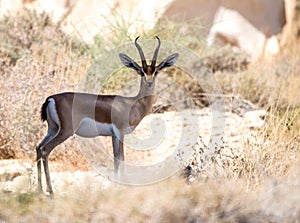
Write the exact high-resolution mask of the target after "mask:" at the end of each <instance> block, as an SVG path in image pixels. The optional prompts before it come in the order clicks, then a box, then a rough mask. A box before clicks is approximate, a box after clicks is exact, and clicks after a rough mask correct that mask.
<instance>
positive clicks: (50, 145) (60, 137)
mask: <svg viewBox="0 0 300 223" xmlns="http://www.w3.org/2000/svg"><path fill="white" fill-rule="evenodd" d="M70 136H71V134H66V133H62V131H60V132H59V133H58V134H57V135H56V136H54V137H53V138H51V139H50V140H49V141H48V142H47V143H46V144H45V145H44V147H43V149H42V151H41V155H42V159H43V166H44V171H45V176H46V183H47V191H48V192H49V193H50V194H52V193H53V190H52V185H51V179H50V172H49V167H48V156H49V154H50V152H51V151H52V150H53V149H54V148H55V147H56V146H57V145H59V144H61V143H62V142H63V141H65V140H66V139H67V138H69V137H70Z"/></svg>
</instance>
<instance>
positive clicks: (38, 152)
mask: <svg viewBox="0 0 300 223" xmlns="http://www.w3.org/2000/svg"><path fill="white" fill-rule="evenodd" d="M51 137H53V136H52V135H51V131H49V130H48V133H47V135H46V136H45V138H44V139H43V140H42V142H41V143H40V144H39V145H38V146H37V147H36V161H37V175H38V190H39V192H42V191H43V188H42V170H41V165H42V152H41V149H42V148H43V146H44V145H45V144H46V143H47V142H48V141H49V140H50V139H51Z"/></svg>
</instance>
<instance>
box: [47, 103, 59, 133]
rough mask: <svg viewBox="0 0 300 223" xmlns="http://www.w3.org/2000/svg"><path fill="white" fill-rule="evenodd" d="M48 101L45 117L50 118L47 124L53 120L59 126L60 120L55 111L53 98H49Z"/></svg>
mask: <svg viewBox="0 0 300 223" xmlns="http://www.w3.org/2000/svg"><path fill="white" fill-rule="evenodd" d="M48 101H49V103H48V106H47V117H48V119H50V123H49V124H50V125H51V124H52V123H51V122H54V123H55V124H56V125H57V126H58V127H60V121H59V117H58V114H57V111H56V106H55V100H54V99H53V98H49V99H48ZM48 122H49V120H48Z"/></svg>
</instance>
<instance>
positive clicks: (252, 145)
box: [0, 12, 300, 222]
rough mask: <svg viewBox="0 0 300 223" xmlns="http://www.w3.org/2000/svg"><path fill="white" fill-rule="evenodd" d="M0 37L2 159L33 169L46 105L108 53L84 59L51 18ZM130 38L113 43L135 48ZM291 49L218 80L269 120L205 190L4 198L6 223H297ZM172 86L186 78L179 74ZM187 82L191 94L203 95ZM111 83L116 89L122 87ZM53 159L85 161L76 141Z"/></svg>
mask: <svg viewBox="0 0 300 223" xmlns="http://www.w3.org/2000/svg"><path fill="white" fill-rule="evenodd" d="M22 21H24V23H22ZM27 24H30V26H27ZM162 24H164V23H162ZM161 26H163V25H161ZM19 27H23V28H22V29H21V28H19ZM167 27H168V28H166V27H163V28H162V27H156V28H155V30H154V31H152V32H153V33H155V34H157V35H160V36H162V38H164V39H169V40H173V41H177V40H178V43H180V44H183V45H184V46H186V47H191V48H193V49H195V51H196V52H198V53H201V52H202V43H201V41H199V40H197V38H194V37H193V35H192V34H189V35H182V34H180V32H177V31H176V29H178V28H179V27H181V25H178V24H177V25H176V24H173V25H170V24H169V23H167ZM0 29H1V35H2V36H1V38H0V72H1V73H0V75H1V76H0V88H1V93H0V116H1V120H0V158H1V159H4V158H29V159H32V160H34V158H35V146H36V144H37V143H38V141H39V140H41V139H42V137H43V135H44V134H45V132H46V129H45V125H44V124H43V123H41V121H40V117H39V112H40V106H41V104H42V102H43V101H44V100H45V97H46V96H48V95H50V94H53V93H57V92H61V91H67V90H73V89H76V84H77V83H78V81H79V80H80V79H81V77H82V75H83V74H85V73H86V72H87V69H88V67H89V65H90V63H92V59H91V58H92V57H93V56H94V54H95V52H99V51H101V50H100V49H99V46H97V45H94V46H92V47H90V49H89V50H84V49H83V47H82V45H81V44H79V43H77V42H76V40H71V39H69V38H68V37H66V36H64V35H63V33H61V32H60V31H59V29H58V28H57V27H55V24H52V23H51V22H50V21H49V20H48V18H47V16H45V15H42V16H38V15H36V14H31V13H30V12H25V15H24V17H22V16H20V17H15V18H7V19H5V20H1V21H0ZM7 29H9V30H14V31H13V32H14V34H16V35H15V37H14V38H12V37H11V35H6V33H8V34H9V32H6V31H7ZM168 29H170V32H168ZM116 31H117V30H116ZM153 33H148V34H147V35H149V36H151V37H152V36H153V35H152V34H153ZM16 37H18V38H16ZM25 37H26V38H25ZM46 37H51V38H46ZM98 38H99V41H105V40H103V39H102V38H100V37H98ZM118 38H119V37H118ZM123 38H124V39H122V40H120V39H118V41H116V42H117V43H118V44H120V42H125V41H127V40H128V39H126V38H127V37H126V35H125V37H123ZM25 40H26V41H25ZM98 45H101V47H103V46H105V42H104V43H103V42H101V44H99V43H98ZM290 48H292V49H293V51H289V50H288V49H287V51H285V52H283V54H282V56H280V57H279V58H277V59H276V61H274V62H272V63H266V62H258V63H257V64H253V65H251V66H250V67H249V68H248V69H246V70H244V71H238V72H234V73H232V72H217V73H216V74H215V76H216V78H217V79H218V81H219V84H220V85H221V87H222V89H223V91H224V93H226V94H240V95H242V96H243V97H244V98H247V99H249V100H251V101H252V102H254V103H257V104H258V105H260V106H261V107H264V108H268V109H269V112H270V116H269V117H268V119H267V123H268V126H266V127H265V128H264V129H263V130H261V131H260V132H259V133H258V134H257V135H256V136H254V140H251V141H245V142H241V146H243V147H244V154H243V156H241V157H235V158H234V159H233V162H232V163H228V164H226V165H225V164H222V165H220V164H214V165H212V166H211V167H210V168H209V169H207V170H206V172H205V174H206V180H205V182H201V179H202V178H201V177H200V179H199V180H198V181H196V182H195V183H194V184H192V185H187V184H186V182H185V181H184V180H182V179H181V178H180V177H177V176H175V177H173V178H171V179H169V180H166V181H164V182H161V183H158V184H155V185H150V186H145V187H125V186H118V185H113V187H111V188H109V189H104V190H103V189H97V188H89V185H86V186H84V187H77V188H73V190H74V191H70V193H68V194H66V195H56V196H55V197H53V198H49V197H46V196H40V195H38V194H36V193H35V192H28V193H15V194H7V193H4V192H0V206H1V209H0V222H2V221H4V222H35V221H37V219H38V221H40V222H70V221H72V222H299V219H300V183H299V178H300V177H299V174H300V166H299V163H300V154H299V153H300V152H299V151H300V150H299V149H300V138H299V135H300V121H299V120H300V108H299V104H300V95H299V94H300V91H299V89H300V74H299V69H300V68H299V58H300V55H299V52H300V49H299V44H295V45H292V46H290ZM101 52H102V51H101ZM177 72H179V71H177ZM120 75H121V76H122V75H123V76H126V75H124V74H122V73H120ZM172 77H173V78H175V79H176V78H180V72H179V73H176V75H174V76H172ZM120 81H121V80H120ZM185 81H186V80H184V85H186V88H187V89H190V90H192V91H196V90H195V88H196V87H197V86H194V85H193V84H190V83H188V82H185ZM179 82H181V81H180V79H179V81H178V83H179ZM107 84H108V85H109V86H111V87H112V88H114V89H117V88H118V86H117V82H116V80H111V82H107ZM107 88H108V87H107ZM198 90H199V89H198ZM241 134H242V133H241ZM255 137H256V138H255ZM67 148H68V149H67ZM70 148H72V149H70ZM51 158H52V159H57V160H60V161H62V162H64V163H69V165H71V164H72V165H75V166H78V165H80V164H83V163H84V162H85V161H84V160H83V158H82V156H80V153H79V151H78V149H77V148H76V143H75V142H74V140H72V139H71V140H68V142H66V143H65V144H63V145H60V146H59V147H58V148H57V149H56V150H54V152H53V154H51ZM201 176H202V177H203V175H202V174H201Z"/></svg>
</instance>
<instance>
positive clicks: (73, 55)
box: [0, 11, 90, 160]
mask: <svg viewBox="0 0 300 223" xmlns="http://www.w3.org/2000/svg"><path fill="white" fill-rule="evenodd" d="M0 27H1V35H2V36H1V38H2V39H1V41H2V42H1V43H2V44H1V45H0V52H1V54H0V55H1V57H0V59H1V79H0V87H1V105H0V106H1V107H0V113H1V123H0V124H1V125H0V128H1V133H0V135H1V137H0V138H1V139H2V140H1V142H2V143H1V145H0V146H1V147H0V148H1V150H0V157H3V158H5V157H6V158H21V157H27V158H33V157H34V156H35V147H36V145H37V143H39V141H40V140H41V139H42V138H43V137H44V135H45V134H46V128H45V126H46V124H45V123H44V124H43V123H42V122H41V121H40V109H41V105H42V103H43V102H44V100H45V99H46V97H47V96H49V95H51V94H54V93H59V92H62V91H67V90H72V89H74V88H76V85H77V83H78V82H79V80H80V78H81V77H82V76H83V75H84V74H85V72H86V70H87V68H88V66H89V61H90V59H89V57H88V56H87V55H85V54H83V52H82V48H81V45H80V43H79V42H78V43H77V42H76V40H72V39H70V38H67V37H66V36H65V35H64V34H63V33H62V31H60V30H59V29H58V28H57V27H56V26H55V24H52V23H51V21H50V19H49V17H48V16H47V15H45V14H37V13H35V12H30V11H25V12H23V13H21V14H19V15H17V16H15V17H6V18H4V19H3V20H1V21H0ZM12 34H14V35H12ZM16 55H17V56H16ZM71 145H72V144H69V145H68V146H69V147H70V146H71ZM71 147H72V146H71ZM60 148H63V147H60ZM8 151H10V152H8ZM58 151H59V149H58ZM58 151H57V152H55V153H54V156H53V157H54V158H55V157H59V156H65V155H72V153H73V152H71V154H68V153H70V151H69V150H62V151H60V152H58ZM7 153H8V155H7ZM9 154H11V155H9ZM73 155H74V154H73ZM76 156H77V155H76ZM70 159H71V160H72V156H71V158H70ZM76 159H77V157H75V159H74V160H76Z"/></svg>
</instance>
